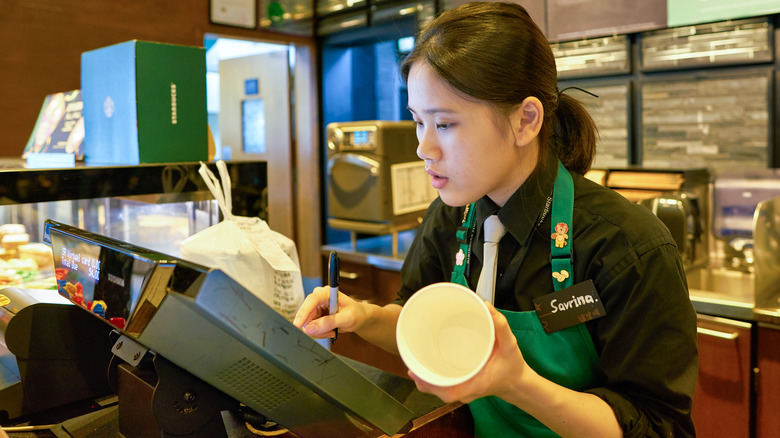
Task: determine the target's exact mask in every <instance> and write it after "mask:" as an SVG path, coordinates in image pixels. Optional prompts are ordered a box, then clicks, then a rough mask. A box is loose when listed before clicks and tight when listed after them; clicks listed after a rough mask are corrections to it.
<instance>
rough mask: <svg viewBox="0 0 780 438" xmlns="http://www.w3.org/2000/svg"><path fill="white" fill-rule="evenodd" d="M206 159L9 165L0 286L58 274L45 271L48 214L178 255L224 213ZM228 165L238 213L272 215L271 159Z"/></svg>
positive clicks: (0, 184) (3, 194) (0, 189)
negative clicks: (205, 173)
mask: <svg viewBox="0 0 780 438" xmlns="http://www.w3.org/2000/svg"><path fill="white" fill-rule="evenodd" d="M5 164H6V165H8V163H5ZM209 166H210V167H211V166H214V165H213V164H209ZM199 167H200V164H199V163H196V162H193V163H169V164H154V165H139V166H111V167H93V166H79V167H74V168H68V169H26V168H22V167H12V166H9V167H7V168H3V169H2V170H0V240H1V241H2V249H1V250H0V268H2V270H0V280H2V282H0V286H7V285H18V284H25V285H27V284H29V282H31V281H32V282H35V281H39V280H42V281H47V279H50V278H51V275H52V273H51V272H46V271H47V270H48V271H51V268H52V265H51V252H50V251H51V250H50V249H48V248H49V247H48V246H45V245H43V244H42V243H41V242H42V238H43V231H44V222H45V221H46V219H53V220H56V221H58V222H62V223H65V224H69V225H73V226H76V227H79V228H82V229H85V230H88V231H91V232H94V233H97V234H100V235H104V236H108V237H112V238H115V239H118V240H122V241H124V242H128V243H132V244H135V245H138V246H141V247H145V248H149V249H152V250H155V251H159V252H162V253H165V254H170V255H173V256H179V255H180V254H179V245H180V243H181V241H182V240H184V239H185V238H187V237H188V236H190V235H192V234H194V233H196V232H198V231H200V230H203V229H205V228H207V227H209V226H211V225H214V224H216V223H217V222H219V220H220V211H219V207H218V206H217V203H216V201H215V200H214V199H213V196H212V195H211V193H210V192H209V190H208V188H207V187H206V185H205V183H204V182H203V180H202V177H201V176H200V174H199V173H198V168H199ZM227 167H228V172H229V173H230V176H231V181H232V185H233V187H232V198H233V213H234V214H236V215H241V216H257V217H260V218H262V219H267V196H266V193H267V164H266V163H265V162H260V161H246V162H229V163H227ZM214 169H215V166H214ZM46 251H49V252H48V254H47V253H46ZM31 260H33V261H34V263H33V262H31Z"/></svg>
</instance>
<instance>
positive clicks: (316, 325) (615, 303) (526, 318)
mask: <svg viewBox="0 0 780 438" xmlns="http://www.w3.org/2000/svg"><path fill="white" fill-rule="evenodd" d="M401 71H402V74H403V76H404V78H405V80H406V81H407V83H408V89H409V110H410V111H411V112H412V114H413V116H414V119H415V121H416V122H417V137H418V140H419V147H418V149H417V153H418V155H419V156H420V158H422V159H423V160H424V161H425V165H426V169H427V171H428V173H429V174H430V175H431V181H432V184H433V186H434V187H435V188H436V189H438V190H439V195H440V197H439V198H438V199H437V200H435V201H434V202H433V203H432V204H431V206H430V208H429V209H428V211H427V213H426V215H425V218H424V220H423V222H422V224H421V225H420V228H419V230H418V231H417V235H416V238H415V240H414V242H413V244H412V246H411V248H410V250H409V253H408V255H407V256H406V259H405V262H404V265H403V268H402V271H401V274H402V281H403V285H402V288H401V290H400V292H399V299H398V300H397V302H396V303H393V304H389V305H387V306H384V307H379V306H376V305H372V304H368V303H363V302H358V301H355V300H352V299H350V298H349V297H347V296H344V295H341V296H340V297H339V311H338V313H336V314H335V315H328V312H327V311H325V310H326V308H327V305H328V297H327V289H326V288H317V289H316V290H315V291H314V293H313V294H312V295H310V296H309V297H308V298H307V299H306V301H305V302H304V304H303V306H302V307H301V309H300V310H299V312H298V315H297V317H296V321H295V323H296V325H298V326H302V327H304V330H305V331H306V332H307V333H309V334H310V335H312V336H314V337H330V336H333V334H334V331H333V329H335V328H338V329H339V330H342V331H352V332H355V333H357V334H358V335H360V336H362V337H363V338H365V339H367V340H369V341H371V342H373V343H375V344H377V345H379V346H382V347H383V348H385V349H387V350H389V351H397V349H396V345H395V325H396V322H397V319H398V315H399V313H400V311H401V305H403V303H404V302H405V301H406V300H407V299H408V298H409V297H410V296H411V295H412V294H413V293H415V291H417V290H419V289H420V288H422V287H423V286H425V285H428V284H431V283H436V282H442V281H455V282H461V283H466V284H467V285H469V286H470V287H471V288H473V289H474V288H477V285H478V282H479V277H480V276H481V274H480V271H481V268H482V264H483V239H484V231H483V223H485V221H486V219H487V218H488V217H490V216H492V215H497V216H498V219H499V220H500V222H501V223H502V224H503V227H504V228H505V229H506V234H505V235H504V236H503V238H501V239H500V244H499V255H498V266H497V268H496V269H497V275H496V277H495V278H496V279H497V280H496V282H495V284H494V285H490V286H494V287H495V289H494V291H493V292H492V293H493V298H492V301H493V304H494V306H495V307H493V306H488V307H489V308H490V310H491V314H492V316H493V320H494V323H495V327H496V343H495V346H494V350H493V354H492V356H491V358H490V359H489V361H488V363H487V365H486V366H485V367H484V368H483V369H482V370H481V371H480V372H479V373H478V374H477V375H476V376H475V377H473V378H472V379H470V380H469V381H467V382H465V383H462V384H460V385H456V386H453V387H446V388H442V387H434V386H431V385H429V384H427V383H426V382H423V381H420V380H419V379H417V378H416V376H414V375H411V377H412V378H414V379H415V381H416V383H417V386H418V388H419V389H420V390H422V391H426V392H431V393H433V394H436V395H437V396H439V397H440V398H442V399H443V400H444V401H447V402H450V401H456V400H459V401H463V402H466V403H469V408H470V410H471V412H472V415H473V417H474V422H475V434H476V435H477V436H483V437H499V436H500V437H505V436H528V437H545V436H557V435H561V436H568V437H578V438H581V437H599V438H604V437H615V436H636V437H639V436H642V437H644V436H667V437H671V436H674V437H683V436H693V435H694V427H693V423H692V420H691V415H690V413H691V401H692V394H693V390H694V386H695V382H696V376H697V350H696V315H695V313H694V310H693V308H692V305H691V303H690V300H689V298H688V293H687V286H686V281H685V274H684V271H683V266H682V264H681V262H680V257H679V255H678V252H677V248H676V247H675V244H674V241H673V239H672V238H671V236H670V234H669V233H668V231H667V230H666V228H665V227H664V225H663V224H662V223H661V222H660V221H658V220H657V219H656V217H655V216H653V215H652V214H651V213H650V212H649V211H648V210H647V209H644V208H643V207H641V206H638V205H635V204H632V203H630V202H629V201H627V200H625V199H624V198H622V197H621V196H620V195H618V194H616V193H614V192H612V191H610V190H609V189H606V188H604V187H602V186H599V185H597V184H595V183H592V182H590V181H589V180H587V179H586V178H584V177H583V173H585V172H586V171H587V170H588V169H589V167H590V165H591V163H592V159H593V154H594V150H595V136H596V130H595V127H594V124H593V121H592V120H591V118H590V117H589V116H588V114H587V112H586V111H585V110H584V108H583V107H582V106H581V105H580V104H579V102H578V101H576V100H575V99H573V98H572V97H570V96H568V95H567V94H564V93H561V92H560V91H559V90H558V88H557V73H556V68H555V59H554V58H553V55H552V53H551V50H550V46H549V43H548V42H547V41H546V39H545V37H544V35H543V34H542V32H541V31H540V30H539V28H538V27H537V26H536V25H535V24H534V23H533V21H532V20H531V19H530V17H529V16H528V14H527V13H526V11H525V10H524V9H523V8H522V7H520V6H518V5H514V4H504V3H492V2H490V3H467V4H465V5H463V6H461V7H458V8H456V9H453V10H449V11H446V12H444V13H443V14H441V16H440V17H438V18H437V19H435V20H434V21H433V22H432V23H431V24H430V25H429V26H427V27H426V28H425V29H423V30H422V31H421V33H420V35H419V37H418V40H417V44H416V46H415V48H414V50H413V51H412V52H411V53H410V54H409V55H408V57H406V58H405V60H404V61H403V63H402V65H401ZM467 208H468V212H467V211H466V209H467ZM461 250H463V252H462V253H461V254H459V253H460V252H461ZM453 272H454V274H453ZM567 287H568V288H567ZM557 290H562V291H563V293H565V294H568V295H566V296H567V297H568V299H572V297H582V299H583V300H584V301H587V298H588V296H590V298H591V299H592V300H591V301H598V302H600V303H603V309H600V310H596V311H594V312H592V313H591V314H590V315H588V316H586V317H581V318H580V320H576V318H575V321H573V322H572V321H571V320H568V321H565V320H560V319H546V318H549V317H550V316H551V315H550V314H549V313H551V312H549V311H548V312H539V313H537V312H536V311H535V309H542V308H545V306H549V304H550V299H549V297H550V295H549V294H551V293H553V292H554V291H557ZM535 299H538V300H541V301H540V302H538V306H537V305H535V302H534V300H535ZM545 300H546V301H545ZM584 301H583V302H584ZM559 302H562V301H560V300H559ZM576 302H579V301H576V300H575V301H572V303H576ZM442 305H443V306H446V303H442ZM565 307H566V306H564V307H559V309H561V312H558V313H565V312H564V311H563V309H565ZM496 309H498V310H496ZM544 313H548V315H544ZM556 315H557V314H556ZM540 318H542V319H543V320H544V321H545V322H544V323H542V321H541V320H540ZM580 321H585V322H580ZM545 328H547V329H548V330H550V331H551V333H547V331H546V330H545Z"/></svg>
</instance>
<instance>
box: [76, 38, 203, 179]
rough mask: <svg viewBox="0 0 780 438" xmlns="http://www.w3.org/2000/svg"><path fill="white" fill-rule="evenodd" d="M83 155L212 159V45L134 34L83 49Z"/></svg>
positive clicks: (114, 160) (124, 160) (103, 160)
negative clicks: (208, 72) (209, 50)
mask: <svg viewBox="0 0 780 438" xmlns="http://www.w3.org/2000/svg"><path fill="white" fill-rule="evenodd" d="M81 94H82V100H83V102H84V111H83V116H84V130H85V137H84V161H85V162H87V163H90V164H106V165H112V164H121V165H127V164H130V165H132V164H142V163H167V162H181V161H201V160H202V161H206V160H207V159H208V127H207V126H208V122H207V115H206V51H205V49H204V48H202V47H192V46H182V45H174V44H163V43H155V42H147V41H137V40H133V41H127V42H124V43H120V44H115V45H112V46H108V47H103V48H100V49H96V50H91V51H88V52H84V53H82V54H81Z"/></svg>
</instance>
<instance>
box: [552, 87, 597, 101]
mask: <svg viewBox="0 0 780 438" xmlns="http://www.w3.org/2000/svg"><path fill="white" fill-rule="evenodd" d="M566 90H579V91H582V92H583V93H585V94H590V95H591V96H593V97H595V98H596V99H598V98H599V96H598V95H596V94H593V93H591V92H590V91H588V90H583V89H582V88H580V87H566V88H564V89H563V90H560V91H558V97H561V94H563V92H564V91H566Z"/></svg>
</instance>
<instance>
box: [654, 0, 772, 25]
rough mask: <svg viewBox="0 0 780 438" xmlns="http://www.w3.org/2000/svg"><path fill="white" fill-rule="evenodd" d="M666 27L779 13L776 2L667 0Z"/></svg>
mask: <svg viewBox="0 0 780 438" xmlns="http://www.w3.org/2000/svg"><path fill="white" fill-rule="evenodd" d="M667 1H668V6H667V11H668V26H669V27H675V26H682V25H685V24H697V23H708V22H711V21H721V20H729V19H732V18H744V17H754V16H758V15H768V14H773V13H776V12H780V2H778V1H777V0H740V1H734V0H707V1H701V0H667Z"/></svg>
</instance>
